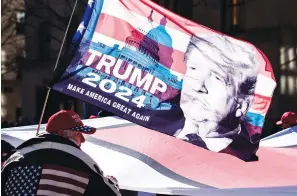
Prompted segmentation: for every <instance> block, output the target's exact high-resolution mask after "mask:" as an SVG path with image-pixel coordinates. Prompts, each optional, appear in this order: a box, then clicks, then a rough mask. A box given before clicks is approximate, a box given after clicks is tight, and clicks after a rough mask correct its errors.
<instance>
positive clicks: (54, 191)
mask: <svg viewBox="0 0 297 196" xmlns="http://www.w3.org/2000/svg"><path fill="white" fill-rule="evenodd" d="M38 189H39V190H44V191H45V192H47V191H51V192H52V193H51V194H46V193H45V192H44V191H41V192H40V191H39V193H38V192H37V196H44V195H60V194H65V195H71V196H82V195H83V194H81V193H79V192H76V191H74V190H69V189H65V188H61V187H57V186H52V185H47V184H41V185H39V187H38Z"/></svg>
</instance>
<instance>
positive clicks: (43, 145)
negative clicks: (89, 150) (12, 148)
mask: <svg viewBox="0 0 297 196" xmlns="http://www.w3.org/2000/svg"><path fill="white" fill-rule="evenodd" d="M1 176H2V182H1V183H2V190H1V192H2V195H19V194H20V195H26V194H27V195H37V193H38V195H42V194H44V193H46V194H47V195H48V194H51V195H57V194H58V193H64V194H68V195H85V196H89V195H96V196H98V195H103V196H109V195H111V196H112V195H120V192H119V188H118V185H117V183H116V182H115V180H113V179H112V178H110V177H104V175H103V172H102V170H101V169H100V168H99V167H98V165H97V164H96V163H95V161H93V159H92V158H91V157H89V156H88V155H87V154H86V153H84V152H83V151H81V150H80V148H79V147H78V146H77V145H76V144H74V143H73V142H72V141H70V140H68V139H65V138H63V137H60V136H58V135H56V134H44V135H40V136H38V137H35V138H32V139H30V140H28V141H26V142H24V143H23V144H21V145H20V146H19V147H18V148H17V152H16V153H14V154H13V155H12V156H11V157H10V158H9V159H8V160H7V161H6V163H5V165H4V168H3V170H2V174H1Z"/></svg>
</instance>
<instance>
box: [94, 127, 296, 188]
mask: <svg viewBox="0 0 297 196" xmlns="http://www.w3.org/2000/svg"><path fill="white" fill-rule="evenodd" d="M94 137H97V138H99V139H101V140H104V141H107V142H110V143H113V144H117V145H120V146H123V147H127V148H129V149H132V150H135V151H137V152H140V153H142V154H144V155H146V156H148V157H151V158H152V159H153V160H155V161H157V162H159V163H160V164H161V165H163V166H165V167H167V168H168V169H170V170H171V171H173V172H175V173H177V174H179V175H181V176H184V177H186V178H188V179H191V180H194V181H197V182H200V183H203V184H207V185H210V186H214V187H218V188H245V187H246V188H248V187H275V186H290V185H296V176H297V173H296V172H297V165H296V164H295V163H296V162H297V157H296V156H295V157H293V156H286V155H284V154H276V153H275V152H273V151H271V150H269V149H266V148H260V149H259V151H258V153H257V154H258V155H259V161H257V162H249V163H246V162H244V161H241V160H239V159H238V158H236V157H233V156H231V155H227V154H222V153H215V152H211V151H207V150H205V149H202V148H200V147H197V146H194V145H192V144H189V143H187V142H184V141H181V140H179V139H176V138H174V137H171V136H167V135H164V134H161V133H159V132H157V131H152V130H149V129H146V128H144V127H140V126H131V127H120V128H115V129H108V130H102V131H99V132H96V133H95V134H94ZM135 138H137V139H135ZM271 160H277V161H271ZM280 165H285V167H280ZM279 171H281V172H279Z"/></svg>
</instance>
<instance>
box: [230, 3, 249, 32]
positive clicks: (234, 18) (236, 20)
mask: <svg viewBox="0 0 297 196" xmlns="http://www.w3.org/2000/svg"><path fill="white" fill-rule="evenodd" d="M227 10H228V14H227V17H228V19H227V21H228V22H227V23H228V24H229V25H228V26H229V33H230V34H237V33H239V32H241V31H242V30H243V28H244V15H245V0H229V4H228V9H227Z"/></svg>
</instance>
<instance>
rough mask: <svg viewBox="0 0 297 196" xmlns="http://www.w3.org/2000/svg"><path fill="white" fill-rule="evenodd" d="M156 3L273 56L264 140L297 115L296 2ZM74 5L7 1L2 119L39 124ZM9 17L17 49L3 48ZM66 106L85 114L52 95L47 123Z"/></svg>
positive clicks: (57, 0) (67, 0) (61, 0)
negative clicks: (274, 83) (286, 117)
mask: <svg viewBox="0 0 297 196" xmlns="http://www.w3.org/2000/svg"><path fill="white" fill-rule="evenodd" d="M154 1H155V2H156V3H159V4H160V5H162V6H164V7H166V8H168V9H170V10H172V11H173V12H175V13H178V14H179V15H182V16H184V17H186V18H189V19H191V20H193V21H195V22H197V23H199V24H202V25H204V26H207V27H209V28H212V29H214V30H217V31H221V32H223V33H226V34H228V35H231V36H234V37H237V38H240V39H243V40H247V41H249V42H251V43H252V44H254V45H255V46H257V47H258V48H259V49H261V50H262V51H263V52H264V53H265V54H266V55H267V57H268V59H269V60H270V62H271V64H272V66H273V71H274V74H275V77H276V81H277V84H278V86H277V88H276V89H275V93H274V97H273V102H272V105H271V107H270V111H269V112H268V114H267V116H266V121H265V125H264V135H263V136H267V135H268V134H270V133H271V131H272V130H274V129H275V126H274V124H275V122H276V121H277V120H278V119H279V118H280V116H281V115H282V114H283V112H286V111H295V112H297V104H296V101H297V59H296V55H297V20H296V18H297V12H295V9H296V7H297V1H296V0H154ZM7 2H15V3H14V4H13V5H14V6H16V7H17V9H16V7H15V8H14V9H13V10H15V11H13V13H10V14H5V13H6V12H4V9H3V6H5V3H7ZM11 4H12V3H11ZM73 5H74V0H51V1H46V0H25V1H23V0H11V1H7V0H3V1H2V2H1V6H2V7H1V9H2V18H1V21H2V28H1V30H2V41H1V46H2V49H1V57H2V60H1V62H2V73H1V75H2V86H1V92H2V95H1V106H2V112H1V116H2V119H6V120H8V121H16V120H17V119H18V118H19V117H20V116H22V117H23V118H25V117H26V118H27V120H28V121H30V122H32V123H37V122H38V119H39V116H40V113H41V110H42V106H43V102H44V98H45V94H46V90H47V89H46V88H45V84H46V83H47V82H48V80H49V79H50V78H51V75H52V72H53V68H54V64H55V60H56V58H57V54H58V51H59V49H60V46H61V42H62V39H63V36H64V32H65V29H66V26H67V22H68V20H69V17H70V14H71V10H72V7H73ZM85 5H86V1H84V2H81V1H80V3H79V4H78V7H77V9H76V12H75V16H74V18H73V21H72V25H71V28H70V31H69V34H68V37H67V41H66V44H65V46H64V50H63V51H67V50H69V47H70V43H71V38H72V35H73V33H74V32H75V31H76V28H77V27H78V24H79V22H80V20H81V16H82V14H83V12H84V6H85ZM5 18H6V19H7V20H8V21H9V22H10V23H11V24H10V25H12V26H13V27H14V30H13V33H12V35H13V36H11V38H10V39H11V41H10V42H9V43H11V44H12V45H11V46H7V45H4V44H3V40H4V41H5V39H4V36H5V30H6V29H8V28H6V27H5V26H4V24H6V23H4V22H3V20H5ZM3 26H4V27H5V28H4V27H3ZM8 34H9V33H8ZM12 62H13V63H12ZM65 107H66V108H73V109H75V110H76V111H78V112H82V108H81V103H80V102H78V101H76V100H73V99H72V98H69V97H67V96H63V95H60V94H58V93H55V92H51V96H50V98H49V102H48V105H47V109H46V113H45V116H44V119H47V118H48V117H49V116H50V115H51V114H52V113H54V112H55V111H57V110H59V109H60V108H65Z"/></svg>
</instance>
